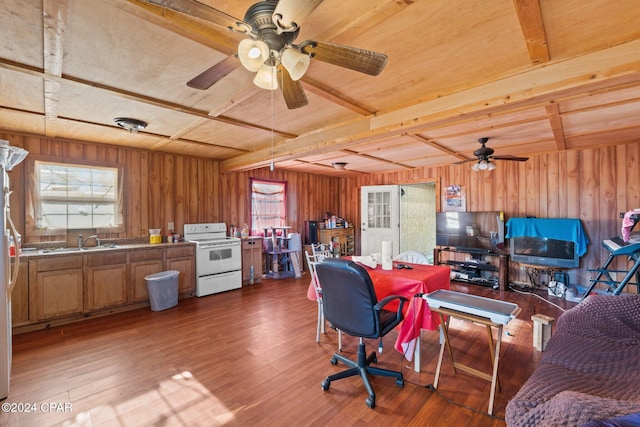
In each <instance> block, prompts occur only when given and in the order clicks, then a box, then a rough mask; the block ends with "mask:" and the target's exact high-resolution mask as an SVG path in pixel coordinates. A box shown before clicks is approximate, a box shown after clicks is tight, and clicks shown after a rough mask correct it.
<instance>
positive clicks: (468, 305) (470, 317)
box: [426, 291, 520, 415]
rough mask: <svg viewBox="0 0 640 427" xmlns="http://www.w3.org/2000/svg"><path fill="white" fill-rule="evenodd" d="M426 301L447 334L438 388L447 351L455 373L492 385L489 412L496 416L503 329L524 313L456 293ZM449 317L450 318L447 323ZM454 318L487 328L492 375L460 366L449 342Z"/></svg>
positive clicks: (508, 304) (506, 306)
mask: <svg viewBox="0 0 640 427" xmlns="http://www.w3.org/2000/svg"><path fill="white" fill-rule="evenodd" d="M438 294H441V295H438ZM440 297H441V298H440ZM426 299H427V301H428V302H429V307H430V308H431V311H433V312H435V313H438V317H439V318H440V323H441V324H442V331H443V335H444V342H443V343H442V344H441V346H440V355H439V356H438V364H437V366H436V376H435V380H434V382H433V386H434V388H436V389H437V388H438V380H439V378H440V370H441V368H442V359H443V357H444V350H445V348H446V349H447V351H448V353H449V357H451V363H452V364H453V372H454V373H456V369H460V370H461V371H464V372H466V373H468V374H471V375H474V376H477V377H479V378H482V379H485V380H487V381H489V382H490V383H491V392H490V394H489V409H488V411H487V412H488V413H489V415H492V414H493V402H494V399H495V391H496V386H497V387H498V389H499V388H500V384H499V381H498V361H499V359H500V343H501V342H502V327H503V326H504V325H506V324H507V323H509V320H511V318H512V317H515V316H517V315H518V313H519V312H520V307H518V306H517V305H516V304H513V303H507V302H504V301H499V300H494V299H490V298H484V297H479V296H476V295H468V294H464V293H461V292H453V291H444V292H436V293H434V294H432V295H428V296H426ZM445 316H448V318H447V319H446V320H445ZM450 318H457V319H462V320H467V321H471V322H474V323H479V324H481V325H485V326H486V328H487V335H488V338H489V352H490V354H491V360H492V368H493V369H492V373H491V375H489V374H488V373H486V372H482V371H479V370H477V369H475V368H472V367H470V366H467V365H463V364H461V363H458V362H456V361H455V360H454V358H453V351H452V350H451V343H450V341H449V320H450ZM492 327H494V328H496V329H497V330H498V335H497V339H496V340H495V344H494V340H493V333H492V330H491V328H492Z"/></svg>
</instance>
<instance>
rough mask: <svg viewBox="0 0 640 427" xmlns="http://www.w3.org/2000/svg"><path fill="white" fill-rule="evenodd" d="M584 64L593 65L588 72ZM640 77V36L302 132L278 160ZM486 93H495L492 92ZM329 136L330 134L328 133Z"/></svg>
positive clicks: (226, 164)
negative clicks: (353, 119)
mask: <svg viewBox="0 0 640 427" xmlns="http://www.w3.org/2000/svg"><path fill="white" fill-rule="evenodd" d="M585 70H589V71H588V72H585ZM632 81H634V82H638V81H640V40H635V41H632V42H629V43H625V44H621V45H617V46H613V47H610V48H608V49H605V50H601V51H598V52H593V53H590V54H587V55H584V56H580V57H576V58H571V59H568V60H565V61H560V62H556V63H552V64H549V65H547V66H545V67H540V68H534V69H532V70H529V71H526V72H522V73H519V74H516V75H513V76H510V77H504V78H502V79H500V80H498V81H495V82H490V83H487V84H484V85H479V86H476V87H473V88H470V89H467V90H463V91H460V92H456V93H452V94H449V95H443V96H440V97H438V98H434V99H431V100H427V101H424V102H420V103H418V104H415V105H412V106H409V107H406V108H401V109H398V110H395V111H390V112H388V113H386V114H381V115H377V116H374V117H367V118H363V119H362V120H359V121H357V122H354V123H349V124H345V125H341V126H337V127H335V128H332V129H325V130H323V132H322V137H320V136H319V134H318V132H313V133H309V134H305V135H301V136H298V137H297V138H295V139H292V140H289V141H286V142H284V143H282V144H279V145H278V146H277V152H276V153H274V154H275V158H276V160H278V157H279V156H282V158H283V159H287V158H293V157H294V156H295V154H302V153H305V155H309V154H315V153H321V152H326V151H328V150H341V149H344V148H347V147H349V146H351V145H353V144H354V143H358V142H362V141H366V140H375V139H377V138H380V136H382V135H394V134H395V135H401V134H403V133H418V132H420V130H422V129H425V128H426V127H428V126H437V125H440V124H444V123H450V122H454V121H459V120H460V119H461V118H466V119H473V118H475V117H481V116H483V115H486V114H495V113H500V112H503V111H506V110H507V109H513V108H523V107H525V106H533V105H544V104H546V103H549V102H552V101H558V100H559V99H561V98H563V97H564V98H571V97H574V96H581V94H584V91H585V90H589V89H591V88H592V89H593V90H598V89H601V88H603V87H607V86H615V85H622V84H628V83H630V82H632ZM487 94H493V97H492V98H487ZM327 136H328V137H327ZM267 157H269V156H267V155H266V154H265V150H256V151H254V152H251V153H248V154H246V155H242V156H238V157H234V158H231V159H228V160H224V161H223V162H222V165H221V166H222V170H224V171H237V170H248V169H251V168H252V165H253V164H257V163H259V162H261V161H262V160H263V159H264V158H267Z"/></svg>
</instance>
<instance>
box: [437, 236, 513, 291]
mask: <svg viewBox="0 0 640 427" xmlns="http://www.w3.org/2000/svg"><path fill="white" fill-rule="evenodd" d="M443 253H447V256H444V257H443ZM455 254H465V255H470V257H466V256H460V255H458V256H456V255H455ZM433 261H434V264H436V265H448V266H450V267H451V273H452V275H451V279H452V280H455V281H458V282H465V283H473V284H476V285H483V286H490V287H492V288H494V289H501V290H503V291H506V290H507V289H508V286H509V255H508V254H506V253H502V252H494V251H491V250H490V249H479V248H478V249H476V248H463V247H460V246H457V247H436V248H435V249H434V250H433Z"/></svg>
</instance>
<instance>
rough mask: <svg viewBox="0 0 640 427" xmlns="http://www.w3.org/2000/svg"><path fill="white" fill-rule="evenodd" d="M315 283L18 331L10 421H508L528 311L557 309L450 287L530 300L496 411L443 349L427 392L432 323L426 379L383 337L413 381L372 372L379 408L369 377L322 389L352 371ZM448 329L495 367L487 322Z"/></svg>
mask: <svg viewBox="0 0 640 427" xmlns="http://www.w3.org/2000/svg"><path fill="white" fill-rule="evenodd" d="M308 283H309V282H308V276H303V278H302V279H298V280H295V279H285V280H279V281H273V280H263V282H262V283H261V284H256V285H253V286H250V287H244V288H243V289H242V290H237V291H230V292H226V293H222V294H217V295H210V296H207V297H204V298H191V299H187V300H182V301H180V303H179V305H178V307H175V308H172V309H169V310H165V311H160V312H152V311H150V310H149V309H148V308H147V309H139V310H135V311H131V312H126V313H122V314H117V315H113V316H111V317H103V318H97V319H91V320H87V321H84V322H81V323H75V324H70V325H65V326H60V327H55V328H51V329H47V330H41V331H35V332H29V333H25V334H20V335H16V336H14V340H13V371H12V377H11V391H10V395H9V398H8V399H7V400H6V401H5V402H3V403H10V404H29V405H30V406H29V408H30V409H34V410H35V411H33V412H31V413H25V412H21V413H4V412H3V413H2V414H0V425H2V426H7V427H9V426H11V427H14V426H21V427H24V426H38V427H43V426H52V425H66V426H138V425H140V426H156V425H162V426H218V425H220V426H221V425H227V426H236V425H242V426H244V425H259V426H289V425H296V426H306V425H328V426H364V425H385V426H407V425H408V426H427V425H428V426H451V425H464V426H496V427H497V426H504V425H505V423H504V420H503V418H504V410H505V406H506V404H507V402H508V400H509V398H510V397H512V396H513V395H514V394H515V393H516V392H517V390H518V389H519V387H520V386H521V385H522V384H523V383H524V381H525V380H526V379H527V378H528V376H529V375H530V374H531V372H532V371H533V369H534V368H535V366H536V365H537V363H538V360H539V358H540V355H541V353H539V352H537V351H536V350H535V349H534V348H533V346H532V324H531V323H532V322H531V315H532V314H536V313H542V314H546V315H549V316H552V317H555V318H557V317H558V316H559V315H560V313H561V310H560V309H558V308H556V307H554V306H553V305H550V304H549V303H547V302H545V301H543V300H542V299H540V298H537V297H534V296H531V295H528V294H520V293H516V292H513V291H509V292H504V291H494V290H492V289H490V288H484V287H480V286H474V285H469V286H465V285H461V284H456V283H452V285H451V289H452V290H458V291H462V292H469V293H473V294H477V295H483V296H489V297H492V298H497V299H502V300H505V301H510V302H516V303H517V304H518V305H519V306H520V307H521V308H522V313H521V314H520V315H519V316H518V318H517V319H514V320H513V321H511V322H510V323H509V324H508V325H507V326H506V327H505V335H504V336H503V345H502V350H501V357H500V366H499V368H500V369H499V375H500V383H501V387H502V388H501V390H500V391H499V392H497V393H496V400H495V405H494V407H495V410H494V414H495V415H494V417H490V416H489V415H487V414H486V413H484V412H485V411H486V410H487V405H488V400H489V388H490V387H489V386H490V384H489V382H487V381H484V380H482V379H478V378H475V377H472V376H469V375H467V374H465V373H463V372H458V373H457V374H454V373H453V370H452V366H451V362H450V359H449V358H448V357H447V356H445V360H444V364H443V369H442V374H441V377H440V384H439V387H438V390H437V392H434V391H431V390H429V389H428V388H426V386H427V385H429V384H431V383H432V382H433V380H434V373H435V368H436V361H437V357H438V350H439V344H438V333H437V332H434V331H424V332H423V334H422V353H421V356H422V372H421V373H416V372H414V371H413V370H412V367H411V366H410V364H409V362H407V361H406V360H404V359H403V358H402V355H401V354H400V353H398V352H396V351H395V350H394V349H393V343H394V341H395V338H396V332H395V331H393V332H391V333H390V334H389V335H387V336H386V337H385V339H384V344H385V350H384V352H383V353H382V354H380V355H379V356H378V364H379V365H380V366H382V367H386V368H391V369H402V371H403V372H404V374H405V381H406V382H405V386H404V387H403V388H400V387H397V386H396V385H395V380H393V379H391V378H379V377H374V378H373V379H372V384H373V387H374V390H375V392H376V408H375V409H370V408H369V407H367V405H366V404H365V399H366V397H367V393H366V391H365V389H364V387H363V385H362V382H361V380H360V379H359V378H349V379H343V380H340V381H336V382H333V383H331V387H330V389H329V390H328V391H326V392H325V391H322V389H321V387H320V383H321V381H322V380H323V379H324V378H325V377H326V376H327V375H328V374H331V373H334V372H337V371H338V370H341V369H343V368H344V366H343V365H338V366H337V367H336V366H333V365H331V363H330V362H329V360H330V358H331V356H332V354H333V352H334V351H335V350H336V347H337V335H336V333H335V331H332V330H329V331H328V333H327V334H326V335H323V336H322V337H321V342H320V343H319V344H317V343H316V342H315V322H316V315H317V311H316V303H315V302H313V301H309V300H308V299H307V298H306V292H307V286H308ZM553 300H554V302H556V303H557V302H558V301H559V302H560V303H562V304H565V305H566V303H564V301H562V300H558V299H555V298H554V299H553ZM568 305H573V304H568ZM451 330H452V333H451V341H452V346H453V350H454V355H456V356H457V359H456V360H457V361H460V362H463V363H467V364H470V365H472V366H474V367H476V368H477V369H481V370H490V363H491V362H490V357H489V351H488V348H487V340H486V330H485V327H484V326H481V325H475V324H471V323H468V322H462V321H458V320H452V323H451ZM463 330H464V331H463ZM454 331H455V332H454ZM457 332H459V333H457ZM506 332H508V335H507V333H506ZM343 344H344V349H343V352H344V353H345V354H347V355H349V356H354V353H355V351H356V347H357V339H356V338H352V337H348V336H344V335H343ZM376 348H377V342H376V341H374V340H371V341H367V349H368V351H372V350H375V349H376ZM51 404H59V405H57V406H56V405H54V407H53V408H52V407H51ZM65 405H66V407H65ZM15 406H16V405H14V409H16V408H15ZM69 407H70V408H69ZM23 409H24V408H23Z"/></svg>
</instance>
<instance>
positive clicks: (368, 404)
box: [366, 397, 376, 409]
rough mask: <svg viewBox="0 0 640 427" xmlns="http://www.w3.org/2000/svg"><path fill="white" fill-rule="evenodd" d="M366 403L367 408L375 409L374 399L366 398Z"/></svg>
mask: <svg viewBox="0 0 640 427" xmlns="http://www.w3.org/2000/svg"><path fill="white" fill-rule="evenodd" d="M366 403H367V406H368V407H369V408H371V409H373V408H375V407H376V399H375V398H372V397H367V401H366Z"/></svg>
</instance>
